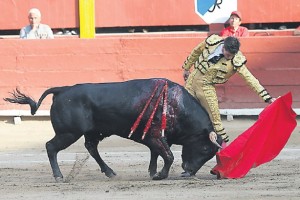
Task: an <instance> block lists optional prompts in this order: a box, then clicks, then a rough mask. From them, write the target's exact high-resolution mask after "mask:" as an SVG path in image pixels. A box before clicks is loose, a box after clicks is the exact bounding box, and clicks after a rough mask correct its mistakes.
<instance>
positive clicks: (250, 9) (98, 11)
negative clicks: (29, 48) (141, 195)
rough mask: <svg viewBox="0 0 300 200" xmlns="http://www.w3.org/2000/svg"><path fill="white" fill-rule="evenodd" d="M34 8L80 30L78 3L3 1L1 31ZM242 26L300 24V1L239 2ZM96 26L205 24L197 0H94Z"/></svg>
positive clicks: (55, 24)
mask: <svg viewBox="0 0 300 200" xmlns="http://www.w3.org/2000/svg"><path fill="white" fill-rule="evenodd" d="M32 7H36V8H39V9H40V10H41V12H42V22H43V23H45V24H48V25H50V26H51V27H52V28H74V27H79V15H78V13H79V12H78V0H22V1H15V0H1V1H0V30H9V29H20V28H21V27H23V26H25V25H26V24H28V20H27V14H28V10H29V9H30V8H32ZM238 10H240V11H241V12H242V14H243V23H270V22H300V1H299V0H285V1H274V0H264V1H262V0H251V1H248V0H238ZM95 15H96V16H95V18H96V19H95V23H96V27H128V26H177V25H203V24H205V22H204V21H203V20H202V19H201V18H200V17H199V16H198V15H197V14H196V13H195V7H194V0H176V1H174V0H163V1H162V0H152V1H149V0H110V1H108V0H95Z"/></svg>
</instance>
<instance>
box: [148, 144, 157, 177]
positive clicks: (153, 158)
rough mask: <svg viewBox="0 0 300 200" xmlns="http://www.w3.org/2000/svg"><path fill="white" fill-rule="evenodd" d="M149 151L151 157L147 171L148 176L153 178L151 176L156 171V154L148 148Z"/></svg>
mask: <svg viewBox="0 0 300 200" xmlns="http://www.w3.org/2000/svg"><path fill="white" fill-rule="evenodd" d="M150 151H151V158H150V164H149V168H148V172H149V174H150V177H151V178H153V176H154V175H155V174H156V173H157V158H158V154H157V153H156V152H154V151H153V150H152V149H150Z"/></svg>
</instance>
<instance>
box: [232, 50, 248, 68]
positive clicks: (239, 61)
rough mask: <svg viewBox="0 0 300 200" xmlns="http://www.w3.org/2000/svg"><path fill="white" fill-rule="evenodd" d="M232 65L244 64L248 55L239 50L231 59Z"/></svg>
mask: <svg viewBox="0 0 300 200" xmlns="http://www.w3.org/2000/svg"><path fill="white" fill-rule="evenodd" d="M231 62H232V65H233V66H234V67H235V68H237V67H241V66H242V65H244V64H245V63H246V62H247V59H246V57H245V56H244V55H243V54H242V52H240V51H238V52H237V54H235V56H234V57H233V59H232V60H231Z"/></svg>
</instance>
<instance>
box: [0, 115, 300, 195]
mask: <svg viewBox="0 0 300 200" xmlns="http://www.w3.org/2000/svg"><path fill="white" fill-rule="evenodd" d="M37 119H38V120H37ZM255 120H256V118H255V117H254V118H253V117H252V118H246V117H239V118H235V119H234V120H233V121H230V122H228V121H225V120H224V125H225V127H226V128H227V130H228V132H229V135H230V138H231V141H232V140H233V139H234V138H236V136H237V135H238V134H240V133H242V132H243V131H244V130H246V129H247V128H248V127H250V126H251V125H252V124H253V123H254V122H255ZM297 121H298V126H297V127H296V129H295V130H294V132H293V134H292V136H291V138H290V140H289V141H288V143H287V145H286V147H285V148H284V149H283V151H282V152H281V153H280V155H279V156H278V157H276V158H275V159H274V160H273V161H271V162H269V163H267V164H264V165H262V166H259V167H258V168H254V169H252V170H251V171H250V172H249V174H247V176H246V177H244V178H242V179H223V180H217V179H216V177H215V176H213V175H211V174H210V173H209V171H210V169H211V168H212V167H213V166H214V165H215V159H214V158H213V159H212V160H210V161H209V162H207V163H206V164H205V165H204V166H203V167H202V168H201V169H200V170H199V171H198V173H197V174H196V176H195V177H192V178H182V177H180V173H181V172H182V169H181V157H180V155H181V146H173V147H172V151H173V153H174V156H175V162H174V164H173V165H172V168H171V171H170V176H169V178H168V179H166V180H162V181H153V180H151V179H150V178H149V176H148V172H147V170H148V164H149V159H150V153H149V150H148V148H146V147H145V146H142V145H140V144H137V143H134V142H131V141H130V140H126V139H122V138H119V137H111V138H108V139H106V140H104V141H103V142H102V143H100V145H99V150H100V153H101V155H102V158H103V159H104V160H105V161H106V162H107V164H108V165H109V166H110V167H111V168H112V169H113V170H114V171H115V172H116V173H117V177H116V178H113V179H109V178H107V177H106V176H105V175H104V174H102V173H101V171H100V169H99V167H98V165H97V164H96V162H95V161H94V160H93V158H91V157H90V158H89V159H88V160H87V162H86V163H85V164H84V165H83V166H82V168H81V171H80V172H79V174H78V175H77V176H75V177H74V178H70V177H69V176H68V175H69V174H72V173H70V172H71V171H72V169H73V165H74V163H75V161H76V160H77V161H80V159H84V158H85V157H86V155H87V151H86V149H85V148H84V145H83V143H84V141H83V139H80V140H79V141H78V142H76V143H75V144H73V145H72V146H71V147H69V148H68V149H66V150H64V151H61V152H60V153H59V155H58V160H59V164H60V167H61V170H62V173H63V174H64V176H65V178H67V179H69V182H68V183H56V182H55V180H54V178H53V177H52V172H51V169H50V164H49V161H48V157H47V154H46V150H45V143H46V142H47V141H48V140H50V139H51V138H52V137H53V136H54V132H53V130H52V126H51V123H50V121H49V120H48V118H41V117H40V118H30V117H27V118H23V121H22V123H21V124H19V125H14V124H13V123H12V118H0V135H1V140H0V183H1V187H0V199H6V200H8V199H14V200H19V199H43V200H53V199H64V200H76V199H131V200H135V199H138V200H140V199H190V200H192V199H222V200H227V199H228V200H233V199H239V200H240V199H247V200H249V199H270V200H274V199H280V200H281V199H287V200H288V199H295V200H296V199H297V200H298V199H300V161H299V160H300V125H299V124H300V123H299V122H300V120H299V119H297ZM78 163H79V164H80V162H78ZM78 163H77V164H78ZM161 163H162V161H161V160H160V166H161Z"/></svg>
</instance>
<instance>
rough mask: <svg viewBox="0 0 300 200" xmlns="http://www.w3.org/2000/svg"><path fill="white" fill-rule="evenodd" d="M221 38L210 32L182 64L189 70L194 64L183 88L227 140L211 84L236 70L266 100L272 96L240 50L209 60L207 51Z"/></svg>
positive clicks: (218, 81)
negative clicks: (202, 108)
mask: <svg viewBox="0 0 300 200" xmlns="http://www.w3.org/2000/svg"><path fill="white" fill-rule="evenodd" d="M223 41H224V40H223V38H222V37H220V36H218V35H211V36H209V37H208V38H206V40H205V41H203V42H202V43H200V44H199V45H198V46H196V47H195V48H194V49H193V51H192V52H191V54H190V55H189V56H188V57H187V59H186V60H185V62H184V64H183V66H182V68H183V69H185V70H190V68H191V67H192V66H194V68H195V70H193V71H192V72H191V74H190V75H189V77H188V79H187V81H186V85H185V88H186V89H187V90H188V91H189V93H190V94H192V95H193V96H194V97H195V98H196V99H198V100H199V102H200V103H201V105H202V106H203V107H204V108H205V109H206V110H207V112H208V114H209V116H210V119H211V120H212V122H213V126H214V129H215V131H216V133H217V134H219V135H221V136H222V138H223V140H224V141H226V142H227V141H228V136H227V134H226V132H225V129H224V128H223V125H222V121H221V116H220V111H219V106H218V98H217V95H216V90H215V87H214V85H215V84H222V83H225V82H226V81H227V80H228V79H229V78H230V77H231V76H232V75H234V74H235V73H238V74H239V75H240V76H241V77H242V78H243V79H244V80H245V81H246V83H247V84H248V85H249V86H250V87H251V88H252V89H253V90H254V91H255V92H256V93H257V94H258V95H259V96H260V97H261V98H262V99H263V100H264V101H266V102H267V101H269V100H270V99H271V96H270V95H269V93H268V92H267V91H266V90H265V88H264V87H263V86H262V85H261V84H260V83H259V81H258V80H257V79H256V78H255V77H254V76H253V75H252V74H251V73H250V72H249V70H248V69H247V67H246V65H245V63H246V61H247V60H246V58H245V56H243V54H242V53H241V52H240V51H239V52H238V53H237V54H236V55H235V56H234V57H233V58H232V59H231V60H227V59H226V58H225V57H223V58H221V59H220V60H219V61H218V62H217V63H216V64H213V63H211V62H209V61H208V57H209V55H210V54H211V53H213V52H214V50H215V49H216V48H217V47H218V46H219V45H220V44H221V43H223Z"/></svg>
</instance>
